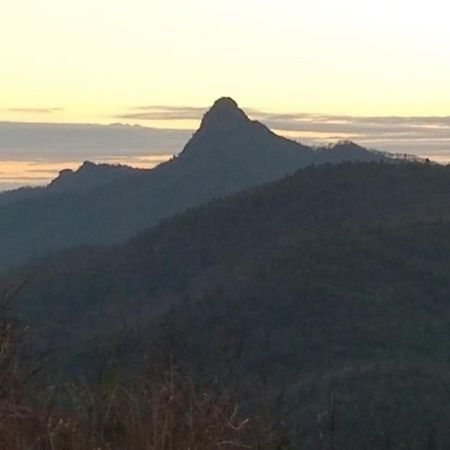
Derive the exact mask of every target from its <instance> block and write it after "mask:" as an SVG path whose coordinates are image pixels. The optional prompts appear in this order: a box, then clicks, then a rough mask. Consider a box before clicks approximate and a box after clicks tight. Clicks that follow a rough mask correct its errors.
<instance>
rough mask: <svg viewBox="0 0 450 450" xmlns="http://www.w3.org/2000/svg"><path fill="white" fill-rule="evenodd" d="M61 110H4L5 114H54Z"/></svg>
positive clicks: (61, 109)
mask: <svg viewBox="0 0 450 450" xmlns="http://www.w3.org/2000/svg"><path fill="white" fill-rule="evenodd" d="M63 110H64V109H63V108H6V109H3V111H5V112H10V113H15V114H53V113H55V112H60V111H63Z"/></svg>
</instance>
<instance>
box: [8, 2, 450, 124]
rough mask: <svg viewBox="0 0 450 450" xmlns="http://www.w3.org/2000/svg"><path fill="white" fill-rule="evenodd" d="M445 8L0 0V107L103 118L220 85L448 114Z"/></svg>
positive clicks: (367, 110)
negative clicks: (48, 109) (50, 109)
mask: <svg viewBox="0 0 450 450" xmlns="http://www.w3.org/2000/svg"><path fill="white" fill-rule="evenodd" d="M449 17H450V6H448V2H446V1H440V0H428V1H426V2H425V1H414V0H409V1H406V0H405V1H403V0H377V1H364V0H359V1H357V0H341V1H338V0H310V1H308V2H305V1H302V0H296V1H288V0H277V1H268V0H215V1H213V0H204V1H203V0H191V1H187V0H171V1H168V0H70V1H69V0H1V15H0V55H1V58H0V120H14V121H46V122H61V121H66V122H100V123H106V122H113V121H115V119H114V116H115V115H120V114H125V113H127V111H128V110H129V108H132V107H134V106H140V105H182V106H206V105H208V104H210V103H211V102H212V101H213V100H214V99H215V98H217V97H220V96H222V95H231V96H233V97H234V98H236V100H237V101H238V102H239V104H240V105H242V106H248V107H254V108H263V109H266V110H272V111H277V112H292V111H304V112H309V113H327V114H350V115H385V116H390V115H407V116H411V115H420V116H424V115H450V86H449V80H450V58H449V51H450V50H449V49H450V27H449V26H448V18H449ZM34 108H37V109H39V111H37V110H36V111H33V109H34ZM47 108H56V109H54V110H52V111H51V112H50V111H44V110H42V109H47Z"/></svg>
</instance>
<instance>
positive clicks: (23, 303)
mask: <svg viewBox="0 0 450 450" xmlns="http://www.w3.org/2000/svg"><path fill="white" fill-rule="evenodd" d="M449 200H450V172H449V168H447V167H442V166H438V165H432V164H419V163H417V164H409V163H404V164H395V165H393V164H386V163H365V164H363V163H344V164H340V165H337V166H332V165H321V166H317V167H310V168H307V169H303V170H300V171H298V172H297V173H296V174H294V175H292V176H290V177H287V178H285V179H283V180H281V181H278V182H275V183H272V184H269V185H266V186H263V187H259V188H253V189H251V190H249V191H247V192H243V193H239V194H235V195H233V196H230V197H228V198H225V199H223V200H216V201H213V202H211V203H209V204H206V205H204V206H201V207H199V208H196V209H192V210H189V211H187V212H185V213H183V214H181V215H178V216H176V217H174V218H172V219H169V220H166V221H163V222H161V223H160V224H158V225H157V226H155V227H153V228H151V229H149V230H148V231H146V232H144V233H142V234H140V235H139V236H137V237H136V238H134V239H132V240H130V241H129V242H128V243H127V244H125V245H121V246H116V247H80V248H78V249H74V250H72V251H69V252H61V253H59V254H56V255H54V256H53V257H51V258H48V259H45V260H40V261H37V262H36V263H34V264H32V265H30V266H28V267H27V268H26V269H20V270H16V271H14V272H10V273H9V274H8V276H5V277H3V280H2V286H5V285H6V287H7V288H9V289H12V288H13V286H17V284H19V283H21V282H22V281H26V282H27V284H26V286H25V287H24V288H23V289H22V291H21V292H20V294H19V296H18V298H17V300H16V308H17V312H18V313H19V315H20V317H21V319H22V320H24V321H26V322H27V323H30V324H31V325H32V328H33V330H34V331H35V333H36V336H37V342H36V345H38V346H42V347H46V348H48V347H50V348H53V349H54V351H55V352H56V353H57V354H58V357H57V358H54V359H53V360H52V364H53V368H52V374H53V375H52V376H55V377H57V376H60V375H58V374H59V370H61V369H64V373H65V374H66V375H67V374H71V375H73V376H74V377H77V376H79V375H80V373H83V374H85V375H86V374H91V375H86V376H92V374H95V373H97V372H98V371H99V370H100V371H101V370H102V367H103V366H104V365H105V364H107V363H108V362H107V361H108V358H111V357H113V359H114V361H116V363H115V367H118V368H122V370H126V372H127V373H128V374H131V373H133V371H135V370H139V369H138V367H139V366H140V365H141V364H142V360H143V358H144V356H145V355H147V356H149V355H151V357H152V358H161V357H162V358H164V357H167V356H168V355H170V358H172V360H173V361H177V364H179V365H180V366H182V367H184V369H185V370H186V372H187V373H190V374H192V376H193V377H194V378H195V379H198V380H202V381H203V382H204V381H211V380H216V381H215V382H216V383H218V384H219V385H221V386H223V387H227V388H230V387H233V386H234V387H235V388H236V389H238V391H239V395H240V398H241V401H242V404H243V405H244V407H245V408H247V409H248V410H251V409H252V407H255V408H256V403H258V401H259V400H260V399H261V398H262V397H264V398H265V399H266V404H270V405H271V414H273V416H274V417H278V419H279V420H280V421H281V422H282V423H283V424H284V426H286V427H287V428H288V429H289V433H290V434H291V435H292V439H293V440H294V441H295V442H297V443H298V445H299V448H317V442H319V441H320V439H319V437H320V436H321V433H322V434H323V433H324V432H326V430H327V427H329V420H328V419H327V417H328V418H329V417H330V414H331V412H332V415H333V417H334V416H335V417H334V419H333V420H336V430H335V438H334V439H335V442H336V448H345V449H360V448H371V449H372V448H373V449H385V448H392V449H403V448H405V449H406V448H407V449H424V448H439V449H444V448H447V447H448V446H449V445H450V435H449V434H448V427H447V424H448V421H449V420H450V417H449V416H450V414H449V413H448V401H447V399H448V398H449V394H450V383H449V381H448V380H449V379H450V378H449V374H450V372H449V369H450V366H449V362H450V360H449V356H450V354H449V348H450V342H449V334H448V329H449V326H450V303H449V301H448V299H449V294H450V270H449V269H450V259H449V255H450V228H449V219H450V211H449V208H448V205H449ZM105 349H108V351H107V352H105ZM117 361H119V362H117ZM94 376H95V375H94ZM252 405H253V406H252ZM330 411H331V412H330ZM300 443H301V446H300Z"/></svg>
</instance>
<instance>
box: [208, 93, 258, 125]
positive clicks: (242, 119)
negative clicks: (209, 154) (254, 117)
mask: <svg viewBox="0 0 450 450" xmlns="http://www.w3.org/2000/svg"><path fill="white" fill-rule="evenodd" d="M249 121H250V119H249V118H248V117H247V115H246V114H245V113H244V111H242V109H240V108H239V106H238V104H237V103H236V102H235V101H234V100H233V99H232V98H230V97H221V98H219V99H218V100H216V101H215V102H214V104H213V106H212V107H211V109H210V110H209V111H208V112H207V113H206V114H205V115H204V116H203V120H202V123H201V126H200V131H205V130H208V131H222V132H223V131H230V130H232V129H235V128H238V127H239V126H241V125H242V124H244V123H247V122H249Z"/></svg>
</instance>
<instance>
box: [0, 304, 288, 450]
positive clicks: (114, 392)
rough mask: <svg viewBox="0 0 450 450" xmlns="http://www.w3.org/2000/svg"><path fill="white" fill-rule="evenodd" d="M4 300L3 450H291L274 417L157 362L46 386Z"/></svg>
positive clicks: (0, 353)
mask: <svg viewBox="0 0 450 450" xmlns="http://www.w3.org/2000/svg"><path fill="white" fill-rule="evenodd" d="M5 306H6V305H5V302H2V303H1V305H0V448H1V449H4V450H91V449H92V450H101V449H102V450H103V449H104V450H108V449H110V450H186V449H192V450H214V449H217V450H219V449H229V450H238V449H250V448H252V449H261V450H265V449H267V450H270V449H288V448H290V446H288V444H287V440H286V439H285V438H284V437H283V434H282V433H280V431H275V427H274V425H273V423H272V422H271V421H270V418H269V417H266V416H264V415H261V414H260V415H255V416H254V417H249V416H248V415H245V414H244V413H243V412H242V411H241V410H240V408H239V404H238V402H237V400H236V399H235V398H233V397H232V396H231V395H230V394H227V393H225V392H223V391H220V390H219V389H218V388H217V386H213V385H212V386H210V387H209V388H208V389H199V387H198V386H196V385H195V384H194V382H193V381H192V380H191V379H189V378H187V377H186V376H183V375H182V374H181V373H180V372H179V371H178V370H177V369H176V367H175V366H174V365H170V366H168V367H169V368H168V369H167V370H164V368H163V366H161V365H155V366H153V365H149V366H148V368H147V370H145V372H143V373H142V374H141V375H138V374H136V373H135V374H133V380H132V382H130V380H128V382H125V381H119V377H118V376H117V375H118V374H117V373H116V372H114V373H113V372H105V373H103V374H102V377H101V379H100V380H99V381H98V383H96V384H93V383H90V384H87V383H77V384H74V383H65V384H64V385H60V386H58V385H45V384H42V383H38V382H36V380H35V375H36V373H37V371H38V370H39V369H43V368H44V367H42V366H40V365H41V364H42V361H40V360H37V359H36V358H32V359H31V360H30V359H29V358H26V357H25V355H24V342H25V340H26V339H27V337H26V330H21V331H20V329H19V328H17V324H13V322H12V320H11V318H10V317H9V316H8V314H7V312H8V311H7V308H6V307H5Z"/></svg>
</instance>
